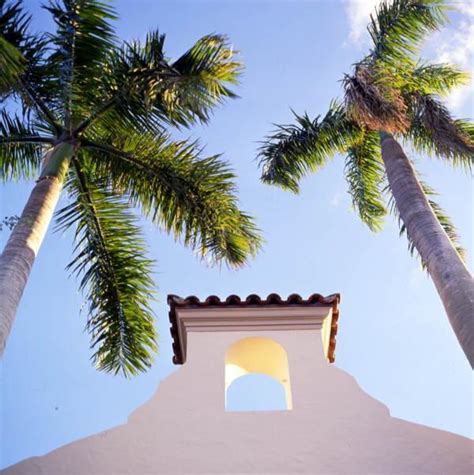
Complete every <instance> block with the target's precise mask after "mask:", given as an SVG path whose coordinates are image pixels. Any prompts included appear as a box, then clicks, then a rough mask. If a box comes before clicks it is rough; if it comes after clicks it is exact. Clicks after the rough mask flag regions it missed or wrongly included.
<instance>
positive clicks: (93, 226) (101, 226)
mask: <svg viewBox="0 0 474 475" xmlns="http://www.w3.org/2000/svg"><path fill="white" fill-rule="evenodd" d="M74 166H75V172H74V173H73V174H72V176H71V178H70V180H69V181H68V183H67V188H68V190H69V192H70V193H71V194H72V196H73V198H74V201H73V203H72V204H70V205H69V206H67V207H65V208H63V209H62V210H61V211H60V212H59V213H58V225H59V226H60V227H62V228H69V227H71V226H73V227H75V242H76V245H75V254H74V258H73V260H72V262H71V263H70V264H69V265H68V269H69V270H70V271H71V272H72V273H75V274H77V275H78V276H80V277H81V280H80V288H81V290H83V291H84V292H85V293H86V294H87V301H88V310H89V311H88V319H87V324H86V330H87V331H88V333H89V334H90V336H91V349H93V351H94V352H93V355H92V357H91V359H92V361H93V362H94V364H95V365H96V367H97V368H98V369H99V370H102V371H105V372H110V373H114V374H117V373H119V372H120V373H122V374H123V375H124V376H126V377H129V376H133V375H136V374H137V373H138V372H142V371H146V369H147V368H149V367H150V366H151V364H152V361H153V354H154V353H155V352H156V351H157V337H156V330H155V325H154V316H153V312H152V310H151V307H150V303H151V301H152V300H153V297H154V290H153V279H152V276H151V266H152V262H151V261H150V260H148V259H147V258H145V257H144V254H145V252H146V249H145V243H144V240H143V238H142V237H141V235H140V231H139V229H138V227H137V226H136V224H135V218H134V217H133V216H132V215H131V213H130V211H129V210H128V207H127V204H126V202H124V200H122V199H120V198H118V197H116V196H114V195H113V194H111V193H110V192H108V191H106V190H104V189H103V187H101V186H100V184H98V183H96V182H94V181H93V180H92V178H91V175H90V174H89V173H88V171H87V170H84V169H82V170H81V169H80V168H79V166H78V165H77V164H74Z"/></svg>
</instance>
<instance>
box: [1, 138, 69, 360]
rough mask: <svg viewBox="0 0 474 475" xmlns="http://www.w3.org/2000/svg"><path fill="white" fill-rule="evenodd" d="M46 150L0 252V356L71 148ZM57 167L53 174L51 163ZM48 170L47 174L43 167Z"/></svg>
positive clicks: (51, 210) (54, 201) (47, 221)
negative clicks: (37, 176) (25, 200)
mask: <svg viewBox="0 0 474 475" xmlns="http://www.w3.org/2000/svg"><path fill="white" fill-rule="evenodd" d="M62 145H63V147H61V146H58V147H56V148H55V149H53V150H52V151H51V152H49V153H48V154H47V155H46V158H45V166H44V168H43V173H42V174H41V177H40V179H39V180H38V181H37V183H36V185H35V186H34V188H33V190H32V192H31V194H30V197H29V199H28V202H27V203H26V206H25V208H24V210H23V213H22V215H21V217H20V220H19V221H18V223H17V225H16V226H15V227H14V229H13V231H12V233H11V235H10V238H9V239H8V242H7V244H6V246H5V249H4V251H3V253H2V254H1V255H0V356H1V355H2V354H3V351H4V349H5V345H6V341H7V338H8V335H9V334H10V330H11V328H12V325H13V321H14V319H15V316H16V312H17V308H18V305H19V303H20V299H21V296H22V295H23V290H24V288H25V286H26V283H27V281H28V278H29V275H30V272H31V268H32V266H33V263H34V261H35V258H36V255H37V254H38V251H39V248H40V246H41V243H42V242H43V239H44V237H45V235H46V232H47V230H48V227H49V224H50V222H51V219H52V217H53V213H54V209H55V207H56V204H57V202H58V200H59V196H60V193H61V188H62V182H63V179H64V173H65V167H67V165H68V162H69V158H68V155H70V152H71V151H72V147H71V146H70V145H69V144H62ZM52 161H56V162H57V164H58V167H57V169H56V173H55V174H53V171H52V168H51V162H52ZM46 169H47V170H48V174H45V173H44V170H46Z"/></svg>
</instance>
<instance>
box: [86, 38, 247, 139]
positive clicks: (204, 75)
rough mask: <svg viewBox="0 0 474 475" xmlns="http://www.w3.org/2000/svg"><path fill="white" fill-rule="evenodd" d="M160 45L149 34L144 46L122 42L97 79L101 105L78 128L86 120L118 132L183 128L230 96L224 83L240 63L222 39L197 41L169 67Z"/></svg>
mask: <svg viewBox="0 0 474 475" xmlns="http://www.w3.org/2000/svg"><path fill="white" fill-rule="evenodd" d="M164 42H165V36H164V35H162V34H160V33H159V32H158V31H152V32H150V33H148V35H147V37H146V39H145V42H143V43H140V42H138V41H134V42H131V43H124V45H123V46H122V47H121V48H120V49H117V50H115V51H114V52H113V54H111V55H110V57H109V60H108V61H109V62H108V64H107V65H105V67H104V74H102V76H101V77H102V86H101V90H102V91H103V97H104V100H103V105H101V106H99V107H98V108H97V109H96V110H95V112H93V114H92V115H93V120H89V121H87V122H86V123H85V124H82V125H81V126H80V129H81V130H82V129H84V128H85V127H84V125H87V126H88V125H89V123H90V122H92V121H99V122H100V126H101V127H102V128H108V127H110V126H111V125H112V124H113V126H114V127H117V126H120V127H122V129H123V130H124V131H126V130H127V129H128V128H129V127H130V124H132V126H134V125H135V124H139V127H140V128H146V129H147V130H148V131H151V132H155V133H156V132H157V131H159V130H160V129H161V130H162V129H163V127H164V125H166V124H172V125H175V126H186V127H187V126H189V125H191V124H192V123H194V122H196V120H200V121H203V122H205V121H206V120H207V119H208V118H209V115H210V113H211V111H212V110H213V108H214V107H215V106H216V105H218V104H219V103H221V102H222V101H223V100H224V99H225V98H228V97H229V98H232V97H235V95H234V93H233V92H232V91H231V90H230V89H229V88H228V87H227V85H228V84H235V83H236V82H237V77H238V74H239V71H240V68H241V64H240V63H239V62H238V61H237V60H236V59H235V53H234V52H233V51H232V49H231V48H230V47H229V46H228V45H227V43H226V40H225V38H224V37H221V36H218V35H214V36H207V37H204V38H202V39H201V40H199V41H198V42H197V43H196V44H195V45H194V46H193V47H192V48H191V49H190V50H189V51H188V52H187V53H185V54H184V55H183V56H181V57H180V58H179V59H178V60H177V61H175V62H174V63H170V62H169V61H168V60H167V59H166V57H165V52H164ZM99 119H100V120H99Z"/></svg>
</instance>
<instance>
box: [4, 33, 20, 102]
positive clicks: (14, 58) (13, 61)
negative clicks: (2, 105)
mask: <svg viewBox="0 0 474 475" xmlns="http://www.w3.org/2000/svg"><path fill="white" fill-rule="evenodd" d="M23 70H24V63H23V57H22V56H21V53H20V52H19V51H18V50H17V49H16V48H15V47H14V46H13V45H12V44H10V43H9V42H8V41H6V40H5V39H4V38H2V37H0V95H2V93H3V94H5V93H6V92H7V91H8V90H9V89H10V88H12V87H14V85H15V84H16V83H17V82H18V79H19V77H20V75H21V73H22V72H23Z"/></svg>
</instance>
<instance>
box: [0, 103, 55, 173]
mask: <svg viewBox="0 0 474 475" xmlns="http://www.w3.org/2000/svg"><path fill="white" fill-rule="evenodd" d="M53 141H54V138H53V137H44V136H41V135H39V133H38V131H37V129H36V128H35V127H34V126H33V125H32V124H29V123H28V122H27V121H26V120H25V119H24V118H20V117H18V116H16V115H12V114H8V113H7V112H6V111H1V112H0V179H1V180H5V181H6V180H11V179H13V180H19V179H28V178H32V177H33V176H35V174H36V173H37V172H38V170H39V167H40V163H41V159H42V157H43V151H44V146H45V145H48V144H52V143H53Z"/></svg>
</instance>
